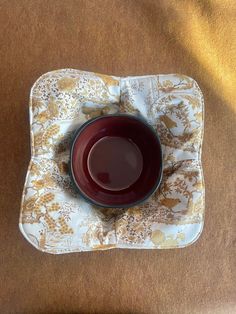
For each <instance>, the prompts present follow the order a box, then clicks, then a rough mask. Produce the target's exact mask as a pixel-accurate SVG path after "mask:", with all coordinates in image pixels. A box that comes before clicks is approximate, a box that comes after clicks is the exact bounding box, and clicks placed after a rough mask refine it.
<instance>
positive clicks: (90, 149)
mask: <svg viewBox="0 0 236 314" xmlns="http://www.w3.org/2000/svg"><path fill="white" fill-rule="evenodd" d="M70 171H71V177H72V180H73V182H74V183H75V186H76V188H77V190H78V191H79V192H80V194H81V195H82V196H83V197H84V198H85V199H86V200H87V201H88V202H90V203H92V204H94V205H97V206H102V207H119V208H126V207H132V206H135V205H137V204H139V203H141V202H143V201H144V200H146V199H147V198H148V197H149V196H151V195H152V193H153V192H155V190H156V189H157V188H158V186H159V184H160V181H161V178H162V150H161V144H160V140H159V138H158V135H157V134H156V132H155V131H154V129H153V128H152V127H151V126H150V125H148V124H147V123H146V122H145V121H144V120H143V119H141V118H137V117H135V116H132V115H127V114H117V115H107V116H101V117H98V118H95V119H92V120H89V121H88V122H86V123H85V124H84V125H82V126H81V127H80V128H79V129H78V131H77V132H76V135H75V138H74V140H73V142H72V145H71V152H70Z"/></svg>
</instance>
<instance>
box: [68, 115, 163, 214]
mask: <svg viewBox="0 0 236 314" xmlns="http://www.w3.org/2000/svg"><path fill="white" fill-rule="evenodd" d="M113 117H127V118H130V119H133V120H136V121H139V122H141V123H143V124H145V125H146V126H147V127H148V128H149V130H150V131H151V132H152V133H153V134H154V136H155V137H156V139H157V142H158V144H159V147H160V171H159V176H158V178H157V179H156V183H155V184H154V186H153V187H152V189H151V190H150V191H149V193H147V194H146V195H145V196H144V197H143V198H142V199H140V200H138V201H135V202H132V203H128V204H121V205H114V206H112V205H108V204H102V203H99V202H96V201H94V200H93V199H91V198H90V197H89V196H87V195H86V194H85V193H84V192H83V191H82V190H81V188H80V187H79V185H78V183H77V181H76V179H75V175H74V171H73V162H72V158H73V151H74V146H75V143H76V140H77V138H78V137H79V135H80V134H81V133H82V131H83V130H84V129H85V128H86V127H87V126H89V125H90V124H93V123H95V122H96V121H98V120H101V119H105V118H113ZM69 175H70V177H71V179H72V183H73V185H74V187H75V188H76V191H77V192H78V193H79V194H80V196H81V197H82V198H83V199H84V200H85V201H86V202H88V203H90V204H92V205H95V206H98V207H103V208H130V207H134V206H137V205H139V204H142V203H143V202H145V201H146V200H147V199H148V198H149V197H150V196H151V195H152V194H153V193H154V192H155V191H156V190H157V189H158V188H159V186H160V184H161V182H162V177H163V150H162V146H161V141H160V138H159V136H158V133H157V132H156V131H155V130H154V128H153V127H152V125H150V124H149V123H148V122H147V121H146V120H145V118H143V117H142V116H140V117H139V116H135V115H132V114H127V113H115V114H107V115H104V116H99V117H95V118H92V119H89V120H88V121H86V122H85V123H83V124H82V125H81V126H80V127H79V128H78V129H77V130H76V131H75V134H74V136H73V138H72V141H71V145H70V156H69Z"/></svg>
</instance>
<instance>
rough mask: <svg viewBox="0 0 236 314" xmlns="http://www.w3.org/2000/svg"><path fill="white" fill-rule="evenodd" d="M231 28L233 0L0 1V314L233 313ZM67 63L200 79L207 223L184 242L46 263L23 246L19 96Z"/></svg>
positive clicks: (24, 108) (22, 99)
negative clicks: (189, 241) (197, 235)
mask: <svg viewBox="0 0 236 314" xmlns="http://www.w3.org/2000/svg"><path fill="white" fill-rule="evenodd" d="M235 22H236V4H235V1H234V0H231V1H230V0H229V1H227V0H225V1H220V0H214V1H213V0H212V1H210V0H209V1H207V0H206V1H191V0H190V1H169V0H167V1H146V0H143V1H129V0H128V1H125V0H124V1H112V0H111V1H109V0H107V1H106V0H101V1H100V0H99V1H89V0H88V1H70V0H64V1H61V0H58V1H54V0H44V1H33V0H32V1H30V0H29V1H25V0H21V1H18V0H9V1H4V0H0V60H1V63H0V95H1V103H0V108H1V112H0V126H1V132H0V142H1V150H0V174H1V179H0V188H1V194H0V224H1V230H0V237H1V246H0V250H1V255H0V263H1V264H0V309H1V313H2V314H6V313H13V314H15V313H20V314H31V313H39V314H46V313H58V314H62V313H74V314H75V313H104V314H105V313H164V314H166V313H170V314H173V313H181V314H184V313H192V314H194V313H214V314H217V313H235V312H236V300H235V295H236V288H235V280H236V276H235V265H236V264H235V262H236V261H235V255H236V250H235V244H236V239H235V224H236V221H235V210H236V203H235V195H234V194H235V183H236V182H235V160H236V152H235V151H236V144H235V143H236V132H235V117H236V107H235V99H236V93H235V85H236V80H235V69H236V64H235V55H236V41H235V37H236V36H235ZM233 57H234V60H233ZM65 67H71V68H78V69H82V70H88V71H95V72H100V73H107V74H114V75H118V76H119V75H120V76H124V75H145V74H157V73H172V72H177V73H184V74H186V75H189V76H192V77H193V78H195V79H196V80H197V81H198V83H199V85H200V87H201V89H202V91H203V93H204V96H205V103H206V112H205V113H206V121H205V138H204V147H203V165H204V174H205V181H206V219H205V228H204V231H203V234H202V236H201V238H200V239H199V240H198V241H197V242H196V243H195V244H194V245H192V246H190V247H188V248H185V249H182V250H180V249H177V250H167V251H158V250H154V251H135V250H112V251H105V252H94V253H76V254H68V255H61V256H51V255H47V254H43V253H41V252H39V251H37V250H36V249H34V248H33V247H32V246H31V245H30V244H29V243H27V242H26V241H25V240H24V239H23V236H22V235H21V234H20V232H19V230H18V216H19V209H20V199H21V193H22V188H23V182H24V179H25V174H26V169H27V166H28V162H29V158H30V146H29V122H28V120H29V118H28V97H29V90H30V87H31V86H32V84H33V82H34V81H35V80H36V79H37V78H38V77H39V76H40V75H41V74H42V73H44V72H47V71H50V70H53V69H58V68H65Z"/></svg>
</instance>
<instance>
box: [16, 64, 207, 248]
mask: <svg viewBox="0 0 236 314" xmlns="http://www.w3.org/2000/svg"><path fill="white" fill-rule="evenodd" d="M202 110H203V99H202V95H201V91H200V90H199V88H198V86H197V84H196V82H195V81H194V80H192V79H191V78H189V77H186V76H184V75H179V74H176V75H157V76H149V77H136V78H132V77H130V78H129V77H128V78H117V77H112V76H107V75H101V74H96V73H89V72H83V71H77V70H68V69H66V70H59V71H54V72H51V73H48V74H45V75H44V76H42V77H41V78H40V79H39V80H38V81H37V82H36V84H35V85H34V88H33V90H32V97H31V100H30V111H31V118H32V119H31V134H32V140H33V142H32V153H33V156H32V157H33V158H32V160H31V163H30V167H29V172H28V176H27V179H26V185H25V189H24V192H23V199H22V208H21V216H20V225H21V226H22V230H24V233H26V234H27V237H28V238H29V239H33V240H32V242H33V243H34V244H35V245H37V246H38V247H39V248H40V249H42V250H43V251H47V252H51V253H64V252H69V251H78V250H96V249H107V248H114V247H124V246H125V247H129V248H132V247H140V248H142V247H143V248H171V247H180V246H185V245H187V244H189V243H191V242H192V241H193V239H194V238H196V237H197V236H198V233H199V232H200V231H199V230H201V228H202V224H203V219H204V182H203V177H202V170H201V162H200V160H199V158H200V154H199V152H200V150H201V142H202V135H203V121H202V119H203V113H202ZM118 112H121V113H122V112H123V113H129V114H134V115H142V116H144V118H146V119H147V120H148V121H149V122H150V124H152V126H153V127H154V129H155V130H156V131H157V132H158V134H159V137H160V140H161V144H162V147H163V167H164V171H163V179H162V183H161V186H160V187H159V189H158V190H157V191H156V192H155V193H154V195H153V196H152V197H150V198H149V199H148V201H146V202H145V203H143V204H141V205H139V206H136V207H133V208H129V209H122V208H121V209H115V208H111V209H99V208H96V207H94V206H90V205H88V204H86V203H84V201H83V200H81V199H80V197H79V195H78V194H77V193H76V192H75V190H74V189H73V186H72V183H71V180H70V176H69V167H68V162H69V151H70V143H71V140H72V138H73V136H74V132H75V130H76V129H77V128H78V126H80V125H81V124H83V123H84V122H85V121H87V120H89V119H91V118H94V117H97V116H101V115H106V114H112V113H118ZM196 226H197V227H196ZM194 228H196V229H194ZM196 230H197V231H196ZM190 235H191V236H190Z"/></svg>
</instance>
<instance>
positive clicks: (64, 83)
mask: <svg viewBox="0 0 236 314" xmlns="http://www.w3.org/2000/svg"><path fill="white" fill-rule="evenodd" d="M57 84H58V88H59V89H60V90H62V91H67V92H70V91H72V90H73V89H74V88H75V86H76V79H74V78H71V77H65V78H62V79H60V80H59V81H58V83H57Z"/></svg>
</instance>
